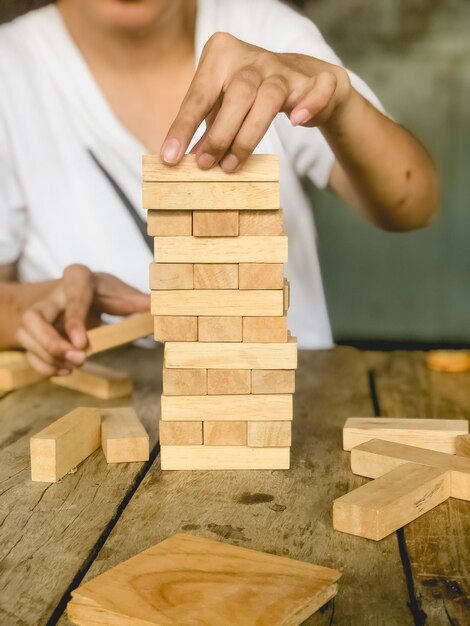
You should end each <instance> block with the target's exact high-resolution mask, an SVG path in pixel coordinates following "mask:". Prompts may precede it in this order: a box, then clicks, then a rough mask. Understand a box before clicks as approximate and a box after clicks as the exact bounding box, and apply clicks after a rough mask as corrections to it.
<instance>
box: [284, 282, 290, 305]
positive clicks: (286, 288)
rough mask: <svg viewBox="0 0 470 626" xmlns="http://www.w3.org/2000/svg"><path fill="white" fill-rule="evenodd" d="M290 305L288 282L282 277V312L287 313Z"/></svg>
mask: <svg viewBox="0 0 470 626" xmlns="http://www.w3.org/2000/svg"><path fill="white" fill-rule="evenodd" d="M289 307H290V283H289V281H288V280H287V278H284V312H285V313H287V311H288V310H289Z"/></svg>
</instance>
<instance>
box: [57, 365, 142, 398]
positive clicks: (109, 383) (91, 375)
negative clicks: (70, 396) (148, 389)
mask: <svg viewBox="0 0 470 626" xmlns="http://www.w3.org/2000/svg"><path fill="white" fill-rule="evenodd" d="M51 382H52V383H54V384H55V385H58V386H59V387H65V388H67V389H72V390H73V391H79V392H81V393H86V394H87V395H89V396H95V397H96V398H102V399H103V400H112V399H113V398H122V397H124V396H128V395H130V394H132V390H133V383H132V378H130V377H129V376H128V375H127V374H125V373H124V372H119V371H118V370H115V369H113V368H111V367H106V366H104V365H98V363H84V364H83V365H82V367H80V368H79V369H76V370H74V371H73V372H72V373H71V374H69V375H68V376H53V377H52V378H51Z"/></svg>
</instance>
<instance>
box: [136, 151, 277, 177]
mask: <svg viewBox="0 0 470 626" xmlns="http://www.w3.org/2000/svg"><path fill="white" fill-rule="evenodd" d="M142 179H143V180H144V181H145V182H155V183H160V182H173V181H178V180H180V181H184V182H217V181H220V182H231V183H233V182H236V183H239V182H263V181H264V182H277V181H278V180H279V157H278V156H277V154H252V155H251V156H250V157H249V158H248V159H247V160H246V161H245V163H244V164H243V167H241V168H240V169H239V170H237V171H236V172H231V173H230V174H227V172H224V170H223V169H222V168H221V167H220V166H218V165H216V166H215V167H211V169H209V170H202V169H201V168H200V167H199V166H198V165H197V163H196V155H195V154H186V155H185V156H184V157H183V159H182V160H181V161H180V162H179V163H178V165H171V166H169V165H166V164H165V163H163V162H162V160H161V159H160V157H158V156H156V155H153V154H146V155H145V156H144V157H143V159H142Z"/></svg>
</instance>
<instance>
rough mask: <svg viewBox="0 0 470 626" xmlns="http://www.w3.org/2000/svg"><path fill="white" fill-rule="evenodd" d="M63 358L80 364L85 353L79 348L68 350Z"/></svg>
mask: <svg viewBox="0 0 470 626" xmlns="http://www.w3.org/2000/svg"><path fill="white" fill-rule="evenodd" d="M65 358H66V359H67V361H70V363H74V364H75V365H81V364H82V363H83V361H84V360H85V353H84V352H81V351H80V350H69V351H68V352H66V353H65Z"/></svg>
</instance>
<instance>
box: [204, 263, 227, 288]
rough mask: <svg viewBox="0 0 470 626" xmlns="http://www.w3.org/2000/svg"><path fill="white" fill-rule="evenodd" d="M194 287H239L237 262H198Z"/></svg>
mask: <svg viewBox="0 0 470 626" xmlns="http://www.w3.org/2000/svg"><path fill="white" fill-rule="evenodd" d="M194 289H238V265H237V264H236V263H196V264H195V265H194Z"/></svg>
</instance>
